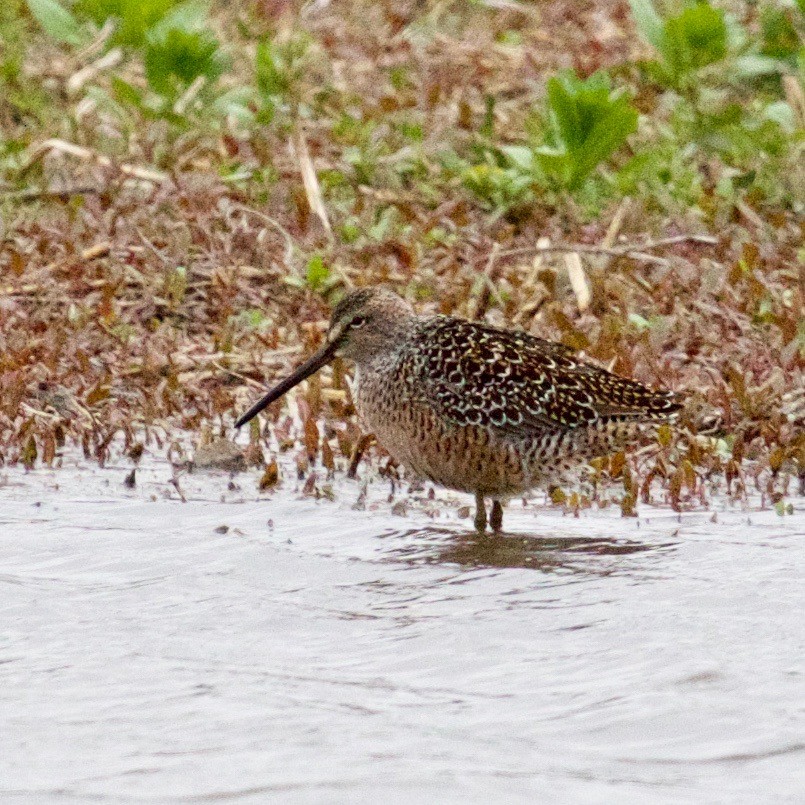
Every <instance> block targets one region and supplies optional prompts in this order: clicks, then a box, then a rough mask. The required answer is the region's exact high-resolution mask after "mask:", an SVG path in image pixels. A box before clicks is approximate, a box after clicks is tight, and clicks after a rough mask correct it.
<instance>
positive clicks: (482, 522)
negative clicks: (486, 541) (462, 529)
mask: <svg viewBox="0 0 805 805" xmlns="http://www.w3.org/2000/svg"><path fill="white" fill-rule="evenodd" d="M473 522H474V523H475V530H476V531H478V532H480V533H481V534H483V533H484V531H486V505H485V504H484V496H483V495H482V494H481V493H480V492H476V493H475V520H474V521H473Z"/></svg>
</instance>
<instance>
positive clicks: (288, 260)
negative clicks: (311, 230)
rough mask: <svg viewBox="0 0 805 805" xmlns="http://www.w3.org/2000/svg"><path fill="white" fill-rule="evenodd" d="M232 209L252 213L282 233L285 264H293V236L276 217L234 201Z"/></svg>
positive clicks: (290, 265) (289, 266)
mask: <svg viewBox="0 0 805 805" xmlns="http://www.w3.org/2000/svg"><path fill="white" fill-rule="evenodd" d="M232 209H233V210H240V212H245V213H247V214H248V215H253V216H254V217H255V218H259V219H260V220H261V221H263V222H264V223H266V224H268V225H269V226H271V227H273V228H274V229H276V230H277V232H279V233H280V235H282V237H283V238H284V239H285V264H286V265H287V266H288V268H291V267H292V266H293V252H294V248H295V246H296V244H295V243H294V240H293V237H291V233H290V232H289V231H288V230H287V229H286V228H285V227H284V226H283V225H282V224H281V223H280V222H279V221H278V220H277V219H276V218H272V217H271V216H270V215H266V214H265V213H264V212H260V211H259V210H253V209H252V208H251V207H247V206H246V205H245V204H239V203H238V202H234V203H233V204H232Z"/></svg>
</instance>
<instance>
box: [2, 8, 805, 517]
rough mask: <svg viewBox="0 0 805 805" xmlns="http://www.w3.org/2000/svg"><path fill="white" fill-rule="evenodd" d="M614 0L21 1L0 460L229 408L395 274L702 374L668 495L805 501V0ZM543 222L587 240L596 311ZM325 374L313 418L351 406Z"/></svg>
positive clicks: (443, 302)
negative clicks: (756, 490) (347, 302)
mask: <svg viewBox="0 0 805 805" xmlns="http://www.w3.org/2000/svg"><path fill="white" fill-rule="evenodd" d="M616 5H617V4H614V3H611V2H608V1H607V0H602V2H601V3H600V4H596V8H595V10H594V12H595V13H593V10H584V11H581V12H578V9H576V6H575V5H573V7H572V8H573V11H574V13H573V14H572V15H568V14H566V13H565V12H566V11H567V9H565V10H564V11H563V10H562V4H561V3H559V4H552V5H551V6H550V7H543V6H541V5H539V4H536V5H534V4H525V3H524V4H522V6H518V5H517V4H516V3H511V4H505V8H502V7H501V8H497V7H493V5H492V4H489V5H487V4H485V3H483V2H478V3H463V2H447V3H439V4H433V5H432V6H427V7H425V8H423V9H422V10H419V11H412V10H399V9H398V10H394V9H393V8H392V6H390V5H389V6H378V5H377V4H373V3H370V2H369V1H368V0H366V1H365V2H360V1H359V2H356V3H350V4H337V3H333V4H330V5H329V6H327V7H326V8H318V7H317V6H315V4H313V6H311V7H306V9H305V11H304V12H302V13H296V12H294V7H293V6H292V4H290V3H286V2H283V1H282V0H272V2H257V0H255V1H254V2H247V3H235V4H229V6H231V7H224V6H222V4H208V5H205V4H204V3H201V2H193V1H192V0H191V2H177V0H8V2H6V3H3V4H2V9H0V40H2V45H3V46H2V48H0V181H1V182H2V188H1V189H0V192H1V193H2V196H1V197H0V211H1V212H2V220H3V227H4V228H3V237H4V249H3V253H2V257H0V261H1V262H0V266H1V267H0V271H2V275H1V276H2V281H3V288H2V293H0V305H2V308H0V309H1V310H2V311H3V312H2V318H0V343H2V358H0V380H2V382H3V384H4V386H3V387H4V388H12V389H14V391H12V392H11V393H9V394H8V395H6V397H5V398H4V400H3V401H2V402H0V457H2V460H5V461H17V460H20V458H21V456H23V449H25V450H27V453H25V455H31V448H32V447H33V448H36V455H37V456H38V457H39V459H38V460H42V457H43V456H44V457H45V460H52V458H53V454H54V452H53V448H52V445H57V444H59V443H61V442H62V441H63V440H64V439H68V438H72V439H75V440H77V441H79V442H80V443H82V444H83V445H84V448H85V450H87V451H88V452H89V453H92V452H95V453H97V454H98V455H99V456H101V457H102V456H103V455H104V451H105V449H106V447H105V445H106V446H108V444H109V440H110V439H111V438H112V437H113V436H114V434H116V433H120V432H123V433H124V434H125V436H126V439H127V440H128V441H132V442H133V441H134V440H135V439H138V438H141V437H140V436H138V433H140V432H141V430H142V429H143V428H145V429H147V431H148V433H149V434H153V433H156V432H157V430H159V432H160V433H162V434H163V435H164V434H166V433H169V432H170V429H171V428H173V427H177V426H179V427H185V428H199V427H201V426H202V425H213V424H214V425H217V426H220V423H221V422H222V421H223V420H222V417H223V416H228V415H229V414H230V413H231V411H232V409H233V408H234V407H236V406H237V405H239V404H240V403H241V402H242V400H243V395H244V390H243V388H242V382H243V381H242V378H243V376H248V377H250V378H254V379H257V378H261V377H262V372H261V368H260V366H261V364H260V355H261V354H262V353H263V352H264V351H266V350H269V351H270V350H275V349H280V348H281V347H283V346H288V345H291V346H293V345H300V349H301V345H305V346H306V347H307V346H310V345H312V342H314V341H315V338H316V335H315V333H316V328H315V326H311V325H315V324H316V323H317V322H319V321H320V320H321V319H322V317H324V316H325V315H326V307H327V303H328V302H331V301H332V300H333V299H334V298H336V297H337V296H338V294H339V293H341V292H342V290H343V287H344V285H345V284H347V283H356V284H360V283H369V282H390V283H391V284H393V285H395V286H396V287H397V289H398V290H401V291H402V292H404V293H407V294H408V295H409V296H410V297H411V298H412V299H415V300H417V301H419V302H423V303H428V302H431V303H433V302H435V301H436V300H438V304H439V306H440V307H441V309H443V310H445V311H446V312H455V313H457V314H460V315H484V314H485V313H487V312H488V311H489V310H490V309H492V308H498V309H499V311H500V313H501V314H502V320H507V321H515V322H516V323H517V324H518V325H519V326H524V327H532V328H533V329H534V331H537V332H540V333H542V334H544V335H547V336H549V337H553V338H558V339H562V340H564V341H565V342H566V343H568V344H570V345H572V346H574V347H576V348H583V349H585V350H586V351H587V352H588V354H590V355H591V356H593V357H594V358H596V359H598V360H601V361H605V362H607V363H613V364H614V366H615V368H616V369H617V370H618V371H622V372H624V373H631V374H635V375H637V376H639V377H640V378H641V379H644V380H647V381H649V382H655V383H660V384H663V385H673V386H674V387H675V388H678V389H684V390H688V391H690V393H691V400H692V402H691V410H694V409H695V410H700V411H701V412H705V411H710V412H711V413H710V414H709V415H705V414H704V413H702V415H701V417H699V418H698V419H697V418H696V416H694V415H693V414H691V417H690V422H689V423H688V426H689V428H690V429H691V432H693V433H695V432H696V430H697V428H699V426H701V427H703V425H701V423H702V422H705V421H707V422H709V427H710V430H711V431H712V432H713V434H715V435H714V436H712V438H711V436H707V437H705V436H700V437H696V438H693V437H690V438H687V437H685V438H684V439H682V440H680V441H674V442H669V443H668V444H667V445H664V446H663V448H662V451H663V452H662V455H661V457H660V459H658V461H659V463H658V464H656V465H655V466H654V469H653V470H652V472H654V476H653V477H655V478H665V479H666V480H668V483H669V487H668V488H669V489H670V490H671V491H670V494H671V496H672V497H673V498H674V500H675V501H677V502H678V501H679V500H680V499H682V498H686V499H687V500H693V499H694V498H695V496H696V495H702V494H703V492H702V489H703V485H704V482H705V479H712V478H718V477H725V478H727V479H728V481H729V483H730V484H732V485H733V487H734V488H738V487H737V486H735V485H736V484H737V485H738V486H740V487H741V488H744V487H745V486H746V485H748V484H750V483H756V484H758V485H761V486H763V484H765V485H766V486H763V489H764V490H765V491H767V492H768V494H769V495H771V496H772V497H775V496H776V497H775V499H780V498H779V496H780V495H781V494H782V493H783V491H784V487H785V483H786V482H785V481H784V480H781V479H783V478H784V476H786V474H787V473H791V472H792V471H793V472H794V473H803V467H805V442H803V438H802V428H801V421H800V419H798V418H797V417H801V402H800V397H798V396H797V395H798V393H799V392H798V389H801V387H802V370H803V362H804V361H805V324H803V318H802V310H803V306H804V305H805V301H804V300H803V295H802V294H803V291H802V285H801V272H802V270H803V263H804V262H805V249H804V248H803V236H805V226H804V225H803V223H802V221H803V215H804V214H805V44H803V41H804V38H805V7H804V6H805V4H804V3H803V2H802V0H758V2H752V3H749V2H738V1H737V0H734V1H732V2H727V0H724V2H716V0H713V2H697V1H695V0H630V6H631V16H630V17H629V18H627V19H623V18H622V17H621V16H620V14H619V13H618V11H617V8H616ZM577 12H578V13H577ZM570 17H572V18H573V20H574V22H573V23H572V24H570V23H568V22H567V20H568V19H569V18H570ZM686 234H687V235H695V236H697V237H698V238H699V239H698V240H697V239H696V238H693V239H687V240H685V239H684V238H679V237H677V236H680V235H686ZM674 237H676V238H677V239H676V240H673V241H669V240H668V238H674ZM540 238H547V239H548V241H549V243H550V244H560V245H564V246H566V245H567V244H578V245H579V246H580V248H581V251H580V254H581V256H582V258H583V266H584V267H583V271H584V273H585V274H586V282H587V284H588V285H589V287H590V290H591V301H590V303H589V305H588V304H587V303H586V302H584V303H581V297H579V295H578V294H579V290H578V288H579V285H578V275H577V274H576V277H575V280H576V284H575V285H573V284H568V282H567V277H568V269H567V268H566V265H565V262H564V256H563V255H564V252H559V253H557V254H555V253H546V254H543V255H541V256H540V259H539V260H538V261H536V262H535V261H534V256H535V253H534V252H533V249H534V247H535V245H536V243H537V241H538V240H539V239H540ZM708 238H709V239H708ZM652 241H662V243H663V244H664V245H661V246H657V247H651V242H652ZM646 243H649V247H646V246H645V245H646ZM582 247H583V248H582ZM599 247H600V249H599V253H595V251H596V249H597V248H599ZM584 249H586V250H587V251H584ZM529 250H532V251H530V252H529ZM647 252H648V254H647ZM493 315H494V314H493ZM21 332H25V333H27V334H28V335H29V336H30V337H26V338H25V339H21V336H20V333H21ZM334 382H335V384H336V386H338V388H337V389H336V390H335V391H339V392H340V391H342V390H343V388H344V386H343V380H342V372H341V370H340V369H338V370H337V371H336V373H335V379H334ZM54 389H57V390H58V395H63V396H58V399H59V400H62V399H63V398H64V399H67V400H69V401H70V403H69V405H66V407H65V406H62V408H61V409H57V408H55V407H54V405H55V403H54V402H53V399H54V397H53V394H54V393H56V392H54ZM155 390H156V391H155ZM320 392H321V389H320V388H319V386H318V384H316V383H314V384H311V392H310V395H311V396H310V400H309V411H307V412H306V415H309V416H311V417H315V416H318V415H319V414H320V413H321V411H322V408H323V407H326V408H327V410H328V412H329V414H330V415H331V416H333V417H335V418H338V417H340V418H342V419H345V420H349V421H350V422H351V421H352V420H351V417H352V414H353V411H352V408H351V405H350V403H349V400H348V397H347V398H346V401H345V399H344V398H343V395H341V394H331V395H329V396H327V395H325V396H327V401H323V398H322V396H321V393H320ZM21 406H22V407H21ZM798 406H799V407H798ZM798 411H799V412H800V413H797V412H798ZM708 417H709V419H708ZM798 423H799V424H798ZM353 427H354V425H350V428H353ZM350 432H351V431H350ZM352 441H353V442H354V439H353V440H352ZM351 443H352V442H350V440H346V441H345V442H344V443H343V444H341V443H339V445H340V446H341V447H342V448H343V449H344V450H347V448H348V447H349V446H350V444H351ZM328 449H329V448H328ZM686 462H687V463H686ZM691 468H692V469H691ZM610 469H611V468H610ZM691 472H693V475H691ZM753 473H755V475H753ZM762 473H766V475H764V476H763V480H759V479H761V474H762ZM629 477H630V478H632V476H631V475H630V476H629ZM674 478H676V480H673V479H674ZM769 479H771V480H769ZM624 483H625V482H624ZM629 483H630V484H631V483H632V481H631V480H630V482H629ZM634 483H636V481H635V482H634ZM627 491H629V494H631V495H632V496H633V497H634V496H635V495H636V492H635V490H634V489H630V490H627Z"/></svg>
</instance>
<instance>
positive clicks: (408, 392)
mask: <svg viewBox="0 0 805 805" xmlns="http://www.w3.org/2000/svg"><path fill="white" fill-rule="evenodd" d="M335 355H341V356H343V357H345V358H348V359H351V360H353V361H354V362H355V364H356V367H357V372H356V378H355V390H356V402H357V406H358V411H359V412H360V415H361V417H362V419H363V420H364V422H365V424H366V425H367V426H368V427H369V428H370V429H371V430H372V431H373V432H374V434H375V435H376V436H377V439H378V441H379V442H380V444H382V445H383V446H384V447H385V448H386V449H387V450H388V451H389V453H390V454H391V455H392V456H394V458H396V459H397V460H398V461H400V462H401V463H402V464H404V465H406V466H407V467H409V468H410V469H412V470H413V471H414V472H415V473H417V474H418V475H421V476H424V477H425V478H428V479H430V480H431V481H433V482H434V483H437V484H440V485H442V486H446V487H448V488H451V489H458V490H461V491H464V492H472V493H474V494H475V496H476V502H477V507H478V508H477V512H476V519H475V523H476V526H477V527H478V528H479V529H481V530H482V529H483V528H485V527H486V510H485V508H484V498H485V497H490V498H492V500H493V507H492V526H493V528H495V529H499V528H500V526H501V521H502V508H501V504H500V501H501V500H505V499H506V498H508V497H511V496H512V495H516V494H521V493H523V492H526V491H528V490H529V489H533V488H535V487H540V486H543V487H544V486H549V485H551V484H555V483H558V482H561V481H562V480H564V479H565V478H566V476H567V474H568V473H569V471H571V470H572V469H574V468H576V467H577V466H578V465H580V464H582V463H583V462H585V461H587V460H589V459H591V458H594V457H595V456H599V455H604V454H606V453H609V452H613V451H615V450H619V449H622V448H625V447H628V446H629V445H630V444H631V443H632V442H634V441H635V440H636V438H637V437H638V436H639V435H640V433H641V431H642V430H643V429H644V428H645V426H646V425H647V424H649V425H650V424H652V423H659V422H664V421H669V420H672V419H673V418H674V417H675V415H676V413H677V411H678V410H679V407H680V405H679V402H678V400H677V398H676V395H674V394H673V393H671V392H665V391H654V390H652V389H649V388H647V387H646V386H643V385H642V384H640V383H638V382H636V381H634V380H629V379H627V378H623V377H619V376H618V375H615V374H612V373H611V372H608V371H607V370H605V369H602V368H600V367H598V366H595V365H593V364H590V363H587V362H586V361H583V360H581V359H579V358H577V357H576V356H575V355H574V354H573V352H572V350H570V349H569V348H568V347H565V346H563V345H561V344H556V343H553V342H551V341H545V340H544V339H541V338H536V337H535V336H532V335H528V334H527V333H523V332H510V331H506V330H499V329H497V328H494V327H489V326H487V325H484V324H478V323H475V322H469V321H464V320H462V319H456V318H452V317H448V316H432V317H424V316H417V315H416V314H415V313H414V311H413V310H412V308H411V307H410V306H409V305H408V303H407V302H405V301H404V300H402V299H401V298H400V297H399V296H397V295H395V294H393V293H391V292H390V291H387V290H385V289H378V288H369V289H363V290H359V291H354V292H352V293H350V294H348V295H347V296H346V297H345V298H344V299H343V300H342V301H341V302H340V303H339V304H338V305H337V306H336V307H335V309H334V310H333V315H332V320H331V324H330V329H329V332H328V336H327V342H326V344H325V346H324V348H323V349H321V350H320V351H319V352H318V353H317V354H316V355H314V356H313V357H312V358H311V359H310V360H308V361H307V362H306V363H305V364H303V366H301V367H300V368H299V369H298V370H297V371H296V372H295V373H294V374H293V375H292V376H291V377H289V378H288V379H287V380H286V381H284V382H283V383H281V384H280V385H278V386H277V387H276V388H275V389H273V390H272V391H271V392H269V394H268V395H266V397H264V398H263V399H262V400H261V401H260V402H259V403H257V404H256V405H255V406H254V407H253V408H252V409H250V411H249V412H247V413H246V414H245V415H244V416H243V417H241V419H240V420H239V421H238V423H237V425H238V426H240V425H242V424H243V423H244V422H246V421H248V420H249V419H251V418H252V417H253V416H254V415H255V414H256V413H258V412H259V411H260V410H262V408H264V407H265V406H266V405H268V404H269V403H270V402H272V401H273V400H275V399H277V398H278V397H279V396H281V395H282V394H284V393H285V392H286V391H288V389H289V388H292V387H293V386H294V385H296V384H297V383H299V382H300V381H301V380H303V379H304V378H305V377H307V376H308V375H310V374H312V373H313V372H315V371H316V370H317V369H319V368H320V367H321V366H323V365H324V364H326V363H327V362H328V361H330V360H331V359H332V358H333V357H334V356H335Z"/></svg>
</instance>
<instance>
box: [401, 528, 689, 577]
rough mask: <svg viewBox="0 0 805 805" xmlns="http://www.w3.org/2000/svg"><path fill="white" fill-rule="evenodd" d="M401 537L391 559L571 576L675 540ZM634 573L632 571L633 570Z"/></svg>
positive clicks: (605, 569) (429, 533)
mask: <svg viewBox="0 0 805 805" xmlns="http://www.w3.org/2000/svg"><path fill="white" fill-rule="evenodd" d="M395 537H396V538H397V539H395V540H394V541H395V543H396V542H399V543H401V544H395V545H394V546H393V547H392V548H391V550H389V551H388V553H387V556H388V558H389V559H391V560H392V561H403V562H405V563H407V564H412V565H421V564H455V565H460V566H462V567H469V568H481V567H495V568H528V569H532V570H541V571H543V572H547V573H556V572H568V573H585V574H592V575H599V576H607V575H610V574H612V573H617V572H619V570H622V569H624V568H625V567H626V566H625V565H624V563H623V562H622V561H619V562H610V561H606V559H607V558H608V557H623V556H627V555H632V554H645V553H648V552H651V553H655V552H658V551H666V550H668V549H671V548H674V547H675V546H676V545H677V544H678V543H676V542H668V541H666V542H652V543H647V542H639V541H637V540H633V539H623V538H620V539H619V538H602V537H598V538H590V537H576V536H573V537H562V536H558V535H556V534H551V535H550V536H548V535H546V536H523V535H520V534H518V535H506V534H499V535H489V534H478V533H476V532H474V531H470V532H460V533H457V532H455V531H452V530H450V529H448V528H423V529H411V530H408V531H405V532H395V533H392V534H389V535H388V536H387V538H395ZM632 569H633V568H632Z"/></svg>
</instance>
